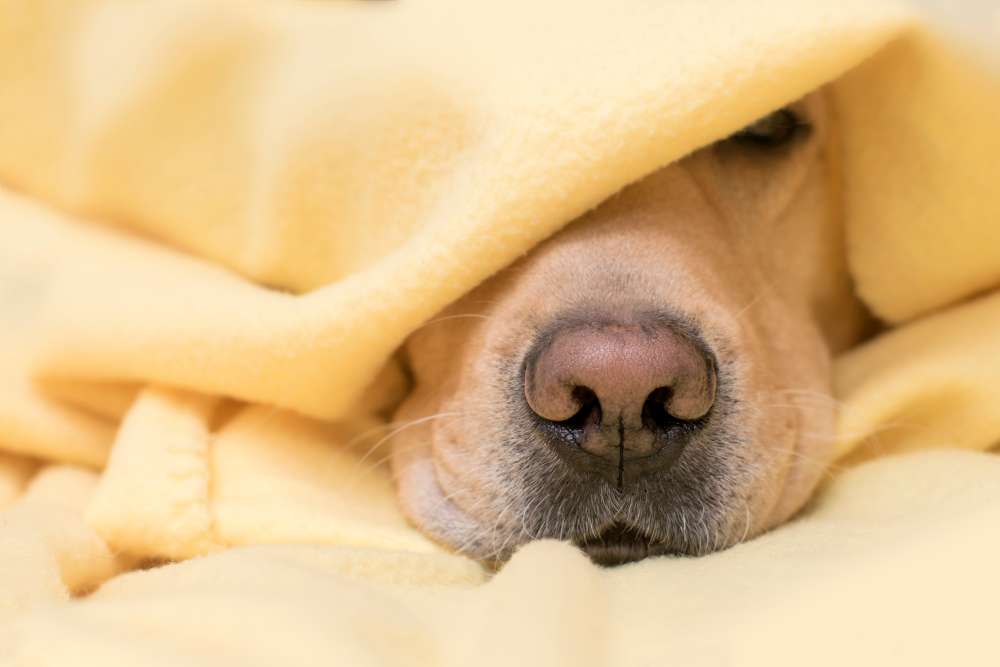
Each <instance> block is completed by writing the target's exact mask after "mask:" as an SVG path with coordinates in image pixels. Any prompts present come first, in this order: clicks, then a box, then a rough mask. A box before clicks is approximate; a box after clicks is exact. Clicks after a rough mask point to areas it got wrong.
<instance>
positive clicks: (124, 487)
mask: <svg viewBox="0 0 1000 667" xmlns="http://www.w3.org/2000/svg"><path fill="white" fill-rule="evenodd" d="M990 20H993V19H992V18H991V19H990ZM983 25H987V26H988V25H989V24H988V22H987V21H984V22H983ZM987 30H989V28H987ZM828 83H829V84H831V86H832V91H833V97H834V100H835V106H836V115H837V120H838V141H839V143H840V146H841V152H842V156H841V166H842V180H843V193H842V195H843V205H844V206H843V208H844V210H843V217H844V223H845V225H846V228H847V234H848V241H849V255H850V257H849V259H850V262H851V266H852V269H853V272H854V275H855V278H856V280H857V284H858V289H859V291H860V293H861V295H862V296H863V298H864V299H865V301H866V302H867V303H868V305H869V306H870V307H871V308H872V310H873V311H874V312H875V313H876V314H877V315H878V316H879V317H880V318H881V319H882V320H883V321H884V322H885V323H886V324H887V325H888V326H887V330H886V332H885V333H884V334H882V335H880V336H879V337H877V338H876V339H874V340H873V341H871V342H869V343H867V344H865V345H863V346H861V347H859V348H858V349H856V350H852V351H850V352H849V353H847V354H846V355H845V356H844V357H843V358H842V359H840V360H839V361H838V365H837V378H836V381H837V388H838V393H839V399H840V401H841V406H840V410H839V413H840V414H839V418H840V440H839V447H840V453H841V455H842V457H843V459H842V461H841V463H840V464H839V465H838V466H837V467H836V469H835V470H834V471H833V472H832V475H831V477H832V478H831V480H830V481H829V482H828V483H827V484H826V485H825V486H824V488H823V489H822V490H821V492H820V494H819V495H818V497H817V499H816V502H815V503H814V504H813V505H812V506H810V507H809V508H808V509H807V511H805V512H804V513H803V515H802V516H801V517H800V518H798V519H797V520H796V521H794V522H792V523H791V524H789V525H787V526H785V527H783V528H780V529H778V530H775V531H773V532H772V533H770V534H768V535H765V536H763V537H761V538H759V539H757V540H754V541H752V542H750V543H747V544H744V545H740V546H737V547H735V548H733V549H731V550H729V551H726V552H723V553H719V554H715V555H712V556H709V557H705V558H701V559H678V558H660V559H653V560H650V561H646V562H642V563H639V564H635V565H632V566H628V567H624V568H620V569H617V570H610V571H605V570H600V569H597V568H595V567H594V566H592V565H590V564H589V562H587V561H586V559H585V558H583V557H582V556H581V555H580V554H579V553H577V552H576V551H575V550H573V549H572V548H571V547H569V546H567V545H564V544H559V543H550V542H541V543H536V544H533V545H529V546H528V547H526V548H524V549H522V550H521V551H520V552H519V553H517V554H516V555H515V557H514V558H513V560H512V561H511V562H510V563H509V565H507V566H506V568H504V569H503V570H502V571H501V572H500V573H499V574H498V575H496V576H493V577H491V576H490V575H488V574H487V573H486V572H484V571H483V570H482V569H481V568H480V567H479V566H478V565H477V564H475V563H473V562H471V561H468V560H467V559H464V558H462V557H460V556H457V555H453V554H448V553H445V552H443V551H442V550H441V549H440V548H439V547H437V546H435V545H434V544H432V543H430V542H429V541H427V540H426V539H425V538H423V537H422V536H421V535H420V534H418V533H417V532H416V531H414V530H413V529H412V528H411V527H409V526H408V525H407V524H406V522H405V521H404V520H403V519H402V517H401V516H400V514H399V512H398V510H397V509H396V507H395V504H394V499H393V489H392V483H391V480H390V478H389V474H388V472H387V470H386V466H385V451H386V444H387V441H388V439H389V438H390V437H391V434H392V432H393V428H394V425H393V424H391V423H388V421H387V415H388V414H390V411H391V407H392V405H393V404H394V403H395V402H396V401H397V400H398V399H399V397H400V396H401V395H402V392H404V391H405V390H406V387H405V381H404V375H403V373H402V372H401V369H400V368H399V365H398V363H397V362H396V361H395V360H394V358H393V353H394V351H395V350H396V349H397V347H398V346H399V344H400V343H401V342H402V341H403V340H404V339H405V337H406V336H407V334H408V333H410V332H411V331H413V330H414V329H416V328H417V327H419V326H420V325H421V324H422V323H423V322H425V321H426V320H428V318H430V317H432V316H433V315H434V313H436V312H437V311H438V310H440V309H441V308H442V307H443V306H445V305H446V304H448V303H449V302H450V301H452V300H453V299H455V298H456V297H458V296H460V295H461V294H463V293H464V292H466V291H468V290H469V289H470V288H471V287H473V286H474V285H475V284H477V283H478V282H479V281H481V280H483V279H485V278H486V277H488V276H489V275H490V274H491V273H493V272H494V271H496V270H498V269H500V268H502V267H503V266H504V265H506V264H507V263H509V262H511V261H512V260H514V259H516V258H517V257H518V256H519V255H520V254H522V253H524V252H526V251H528V250H530V249H531V247H532V246H533V245H535V244H536V243H538V242H539V241H540V240H542V239H543V238H545V237H546V236H547V235H549V234H552V233H553V232H555V231H556V230H558V228H559V227H560V226H561V225H564V224H566V223H567V222H568V221H570V220H572V219H573V218H574V217H576V216H578V215H579V214H581V213H582V212H584V211H586V210H587V209H588V208H590V207H593V206H595V205H596V204H598V203H599V202H600V201H602V200H603V199H605V198H606V197H608V196H610V195H612V194H613V193H615V192H616V191H618V190H619V189H621V188H622V187H623V186H625V185H627V184H628V183H631V182H633V181H635V180H637V179H639V178H641V177H642V176H643V175H645V174H648V173H650V172H651V171H653V170H655V169H656V168H658V167H660V166H663V165H665V164H668V163H670V162H671V161H673V160H676V159H678V158H680V157H682V156H683V155H685V154H686V153H688V152H690V151H691V150H694V149H696V148H698V147H699V146H702V145H705V144H707V143H709V142H712V141H714V140H716V139H719V138H721V137H724V136H726V135H727V134H729V133H731V132H732V131H734V130H736V129H738V128H740V127H741V126H743V125H745V124H746V123H747V122H749V121H751V120H753V119H755V118H757V117H759V116H761V115H762V114H764V113H766V112H768V111H770V110H772V109H774V108H777V107H779V106H781V105H783V104H785V103H787V102H789V101H791V100H794V99H796V98H798V97H799V96H801V95H803V94H805V93H807V92H809V91H810V90H812V89H814V88H816V87H818V86H820V85H824V84H828ZM998 113H1000V78H998V77H996V76H995V70H993V69H991V68H990V67H989V66H988V65H987V64H986V61H985V60H980V59H978V58H977V57H975V56H973V55H971V54H968V53H966V52H965V51H964V50H963V49H962V48H961V46H960V45H958V44H956V43H955V42H954V40H951V39H947V38H945V37H943V36H941V35H939V34H937V33H936V32H935V31H933V30H931V29H930V28H928V27H927V25H926V23H925V22H924V20H923V19H922V18H921V17H920V16H919V15H918V14H917V13H916V12H915V11H914V10H912V9H910V8H907V7H905V6H902V5H897V4H894V3H891V2H874V1H872V0H863V1H862V0H841V1H839V2H837V3H829V4H826V3H802V2H795V1H792V0H787V1H786V0H773V1H769V2H756V1H755V2H749V1H747V2H743V1H742V0H741V1H736V2H734V1H732V0H726V1H722V0H718V1H715V0H699V1H697V2H687V1H679V2H660V3H657V2H618V1H616V2H584V3H580V2H568V1H563V0H552V1H550V2H544V3H536V2H528V1H527V0H510V1H508V2H503V3H470V2H460V1H458V0H433V2H431V1H427V0H396V1H393V2H349V1H347V0H341V1H337V2H319V1H317V2H304V1H300V0H259V1H254V2H228V1H225V0H220V1H218V2H200V1H199V2H195V1H193V0H192V1H188V0H140V1H138V2H124V1H122V0H39V1H35V0H32V1H30V2H28V1H27V0H0V121H2V122H0V188H2V189H0V511H2V514H0V660H2V661H5V662H7V663H9V664H12V665H27V664H31V665H61V664H70V663H72V664H95V665H114V664H121V665H135V664H149V665H156V664H164V665H168V664H185V665H197V664H204V665H225V664H234V665H236V664H239V665H247V664H260V665H273V664H277V663H279V662H280V663H287V664H317V663H320V662H322V663H332V664H350V665H383V664H443V665H467V664H476V663H478V664H540V665H554V664H595V665H599V664H627V665H637V664H665V663H668V662H676V663H679V664H724V663H729V662H739V663H740V664H758V663H759V664H772V665H773V664H783V663H785V662H788V663H792V662H795V663H800V662H801V661H803V660H809V661H811V662H814V663H821V664H843V663H844V662H845V661H847V660H850V661H853V662H858V661H859V660H871V661H877V662H881V663H884V662H888V661H892V662H901V661H903V660H907V661H909V662H915V663H919V662H928V663H930V662H932V661H933V662H941V661H943V660H945V659H951V660H952V661H954V660H955V659H956V656H957V657H958V660H959V661H960V662H963V664H965V663H971V661H972V660H973V659H975V658H976V657H982V656H987V655H989V654H990V653H988V652H995V647H994V646H993V642H992V640H991V629H992V628H991V627H989V625H988V620H987V619H988V618H989V615H987V614H986V613H985V609H986V607H985V605H986V604H988V603H989V602H991V601H993V600H995V599H997V598H998V596H1000V579H998V578H997V577H996V576H995V569H996V568H995V565H994V563H995V560H996V557H997V556H998V555H1000V537H998V536H997V534H996V528H995V527H996V526H997V525H998V519H1000V460H997V459H995V458H994V455H992V454H988V453H984V452H983V451H979V452H972V451H951V452H940V451H938V452H932V451H925V450H931V449H935V448H941V447H947V448H953V449H965V450H987V449H989V448H991V447H992V446H993V445H995V444H997V441H998V440H1000V403H998V401H997V399H996V392H995V387H996V385H997V382H998V380H1000V335H998V334H997V332H998V331H1000V294H998V293H995V292H994V291H993V290H995V288H996V287H997V286H998V285H1000V192H998V189H997V187H996V186H997V182H998V178H1000V160H998V159H997V157H996V156H998V155H1000V125H998V123H997V121H996V119H997V117H998ZM918 450H919V451H918ZM890 454H891V455H892V456H889V455H890ZM871 459H875V460H871ZM963 658H968V660H963Z"/></svg>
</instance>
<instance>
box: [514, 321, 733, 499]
mask: <svg viewBox="0 0 1000 667" xmlns="http://www.w3.org/2000/svg"><path fill="white" fill-rule="evenodd" d="M716 384H717V378H716V370H715V363H714V361H713V359H712V356H711V355H710V354H709V353H708V352H707V351H706V350H705V349H704V347H703V346H702V345H700V344H699V343H698V342H696V341H695V340H694V339H693V338H692V337H690V336H688V335H685V334H684V333H682V332H681V331H679V330H678V329H677V328H676V327H672V326H669V325H666V324H659V323H657V324H648V323H643V324H627V323H605V324H586V325H577V326H571V327H566V328H563V329H560V330H557V331H555V332H554V333H552V334H551V335H549V336H547V337H546V338H545V339H544V340H543V341H542V342H541V344H540V345H539V346H537V348H536V349H535V350H533V351H532V353H531V354H529V356H528V359H527V363H526V365H525V374H524V394H525V398H526V400H527V403H528V406H529V407H530V408H531V410H532V411H533V412H534V413H535V414H536V415H538V416H539V417H541V418H542V420H543V423H544V424H546V425H547V426H549V427H551V428H550V430H551V431H553V432H555V433H557V434H559V435H560V436H562V437H561V439H563V440H565V439H570V440H572V441H573V443H574V444H576V445H577V446H578V447H579V449H580V450H583V451H584V452H586V453H588V454H590V455H593V456H594V457H599V459H602V460H603V463H605V464H608V465H605V466H604V467H605V468H607V467H609V466H610V467H611V468H612V469H614V468H617V482H618V484H619V485H621V482H622V472H623V470H622V468H623V466H625V465H626V464H630V463H637V462H639V461H640V460H645V463H646V464H647V465H644V466H642V467H643V468H644V470H649V469H662V468H663V467H664V466H666V465H669V463H671V462H672V461H673V460H674V459H676V456H670V453H669V452H663V454H664V455H663V456H654V455H658V454H660V453H661V450H663V449H664V448H668V447H671V446H672V445H679V444H680V443H681V442H682V441H684V440H686V438H684V437H682V436H684V435H685V434H689V433H690V432H691V431H692V430H694V429H696V428H697V427H698V426H699V425H700V423H701V419H702V417H704V416H705V415H707V414H708V412H709V410H710V409H711V407H712V404H713V403H714V402H715V393H716ZM676 448H677V447H674V449H676ZM675 453H676V452H675ZM588 458H589V457H584V458H583V459H582V460H581V459H580V458H579V457H576V458H573V457H571V460H573V461H575V462H577V463H580V464H583V465H585V466H588V467H593V466H592V463H593V461H589V460H588ZM657 463H659V464H661V465H656V464H657ZM650 464H651V465H650ZM598 467H601V466H598Z"/></svg>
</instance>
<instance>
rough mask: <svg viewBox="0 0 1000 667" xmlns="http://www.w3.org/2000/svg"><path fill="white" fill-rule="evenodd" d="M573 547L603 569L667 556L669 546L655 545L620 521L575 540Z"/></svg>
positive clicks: (648, 538)
mask: <svg viewBox="0 0 1000 667" xmlns="http://www.w3.org/2000/svg"><path fill="white" fill-rule="evenodd" d="M574 544H576V546H578V547H579V548H580V549H582V550H583V551H584V553H586V554H587V555H588V556H589V557H590V559H591V560H592V561H594V562H595V563H597V564H598V565H604V566H613V565H624V564H625V563H632V562H635V561H638V560H642V559H644V558H648V557H650V556H660V555H664V554H669V553H671V549H670V545H669V544H667V543H664V542H657V541H655V540H653V538H652V537H650V536H649V535H647V534H646V533H644V532H643V531H642V530H640V529H638V528H636V527H634V526H632V525H630V524H627V523H623V522H615V523H612V524H611V525H609V526H608V527H607V528H605V529H604V530H602V531H601V532H600V533H598V534H597V535H591V536H586V537H582V538H578V539H576V540H574Z"/></svg>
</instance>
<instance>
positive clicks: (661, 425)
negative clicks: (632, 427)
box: [642, 387, 684, 431]
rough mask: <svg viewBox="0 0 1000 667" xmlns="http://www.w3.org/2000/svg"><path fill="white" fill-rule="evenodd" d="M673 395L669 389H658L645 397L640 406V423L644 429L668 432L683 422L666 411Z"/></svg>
mask: <svg viewBox="0 0 1000 667" xmlns="http://www.w3.org/2000/svg"><path fill="white" fill-rule="evenodd" d="M673 393H674V392H673V390H672V389H671V388H670V387H658V388H656V389H654V390H653V391H652V392H650V394H649V396H648V397H646V402H645V403H644V404H643V406H642V422H643V424H644V425H645V426H646V428H649V429H653V430H657V431H668V430H670V429H671V428H674V427H676V426H677V425H678V424H679V423H682V422H683V421H684V420H683V419H678V418H677V417H674V416H672V415H671V414H670V412H668V411H667V405H668V404H669V403H670V399H671V397H672V396H673Z"/></svg>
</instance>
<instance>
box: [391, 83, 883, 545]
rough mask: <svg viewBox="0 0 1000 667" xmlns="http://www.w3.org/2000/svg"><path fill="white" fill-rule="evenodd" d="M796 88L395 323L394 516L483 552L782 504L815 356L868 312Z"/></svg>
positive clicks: (625, 538)
mask: <svg viewBox="0 0 1000 667" xmlns="http://www.w3.org/2000/svg"><path fill="white" fill-rule="evenodd" d="M833 121H834V118H833V113H832V109H831V101H830V99H829V92H828V91H825V90H823V89H821V90H819V91H816V92H814V93H812V94H810V95H808V96H806V97H805V98H803V99H801V100H799V101H798V102H796V103H794V104H791V105H789V106H787V107H785V108H782V109H780V110H778V111H775V112H774V113H771V114H769V115H767V116H765V117H764V118H761V119H760V120H758V121H757V122H755V123H753V124H751V125H750V126H748V127H746V128H745V129H743V130H741V131H740V132H737V133H736V134H734V135H732V136H730V137H728V138H726V139H724V140H722V141H719V142H717V143H715V144H712V145H710V146H707V147H705V148H702V149H701V150H698V151H697V152H694V153H692V154H690V155H688V156H687V157H684V158H683V159H681V160H679V161H677V162H675V163H673V164H671V165H668V166H666V167H664V168H662V169H660V170H658V171H657V172H655V173H653V174H651V175H649V176H648V177H646V178H644V179H642V180H641V181H639V182H637V183H635V184H633V185H631V186H629V187H627V188H625V189H624V190H623V191H621V192H620V193H618V194H617V195H615V196H613V197H611V198H610V199H609V200H607V201H605V202H604V203H602V204H601V205H600V206H598V207H597V208H596V209H594V210H592V211H590V212H589V213H587V214H585V215H583V216H582V217H580V218H579V219H577V220H575V221H573V222H572V223H570V224H569V225H568V226H566V227H565V228H564V229H563V230H562V231H560V232H559V233H557V234H555V235H554V236H552V237H551V238H550V239H548V240H547V241H546V242H544V243H543V244H541V245H540V246H538V247H536V248H535V249H533V250H532V251H531V252H530V253H529V254H528V255H527V256H525V257H523V258H522V259H520V260H519V261H517V262H516V263H515V264H513V265H512V266H510V267H509V268H508V269H506V270H504V271H503V272H501V273H500V274H498V275H495V276H494V277H492V278H491V279H489V280H488V281H486V282H485V283H483V284H482V285H480V286H479V287H478V288H476V289H475V290H474V291H472V292H471V293H469V294H467V295H466V296H465V297H463V298H462V299H461V300H460V301H458V302H456V303H455V304H453V305H452V306H450V307H449V308H448V309H447V310H446V311H445V312H443V313H442V314H441V316H440V317H437V318H435V319H433V320H431V321H430V322H429V323H428V324H427V325H425V326H424V327H423V328H421V329H420V330H419V331H417V332H415V333H414V334H413V335H411V336H410V338H409V339H408V341H407V342H406V344H405V346H404V348H403V350H402V355H403V357H404V360H405V363H406V365H407V367H408V368H409V370H410V372H411V374H412V378H413V382H414V384H413V389H412V391H411V393H410V394H409V395H408V397H407V398H406V400H405V402H404V403H403V404H402V405H401V406H400V408H399V410H398V412H397V414H396V416H395V419H397V420H399V421H400V422H401V423H407V424H408V425H409V427H408V428H405V429H401V430H400V432H399V433H398V435H397V436H396V437H395V438H394V441H393V443H392V451H391V465H392V470H393V476H394V478H395V480H396V483H397V489H398V494H399V500H400V504H401V506H402V508H403V510H404V512H405V514H406V516H407V517H408V518H409V520H410V521H412V522H413V523H414V524H415V525H416V526H417V527H419V528H420V529H421V530H422V531H424V532H425V533H426V534H428V535H430V536H431V537H433V538H434V539H436V540H438V541H440V542H441V543H443V544H445V545H448V546H449V547H451V548H453V549H455V550H457V551H459V552H461V553H465V554H468V555H470V556H472V557H474V558H477V559H479V560H481V561H483V562H486V563H492V564H494V565H498V564H500V563H502V562H504V561H505V560H506V559H507V558H509V556H510V555H511V554H512V553H513V551H514V550H515V549H516V548H517V547H518V546H520V545H522V544H524V543H526V542H528V541H531V540H536V539H543V538H555V539H560V540H569V541H572V542H573V543H574V544H576V545H578V546H579V547H580V548H581V549H583V550H584V551H585V552H586V553H587V554H588V555H589V556H590V557H591V559H592V560H593V561H594V562H596V563H598V564H602V565H616V564H621V563H627V562H630V561H635V560H639V559H642V558H645V557H647V556H653V555H659V554H681V555H701V554H706V553H709V552H712V551H715V550H718V549H723V548H727V547H729V546H732V545H734V544H736V543H738V542H740V541H742V540H745V539H748V538H751V537H753V536H756V535H758V534H760V533H762V532H764V531H766V530H768V529H770V528H772V527H774V526H776V525H779V524H780V523H782V522H784V521H786V520H788V519H789V518H790V517H792V516H793V515H794V514H795V513H796V512H797V511H798V510H799V509H801V508H802V507H803V506H804V505H805V503H806V502H807V501H808V499H809V498H810V496H811V494H812V492H813V491H814V489H815V488H816V486H817V485H818V483H819V481H820V480H821V478H822V476H823V474H824V471H825V469H826V468H827V466H828V464H829V463H830V460H831V457H832V453H831V452H832V440H833V417H834V405H835V403H834V401H833V399H832V398H831V358H832V356H833V355H835V354H836V353H837V352H839V351H841V350H843V349H845V348H847V347H849V346H851V345H854V344H856V343H857V342H858V341H860V340H862V339H863V338H864V337H865V336H866V335H868V332H869V331H870V329H871V322H872V320H871V317H870V316H869V314H868V313H867V312H866V310H865V308H864V306H863V305H862V303H861V302H860V301H859V299H858V298H857V297H856V296H855V294H854V291H853V288H852V283H851V280H850V277H849V273H848V267H847V264H846V259H845V255H846V253H845V247H844V246H845V241H844V238H843V232H842V228H841V224H840V221H841V218H842V212H841V209H840V202H839V195H838V193H839V186H838V175H839V174H838V169H837V155H836V146H837V142H836V137H835V124H834V122H833Z"/></svg>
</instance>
